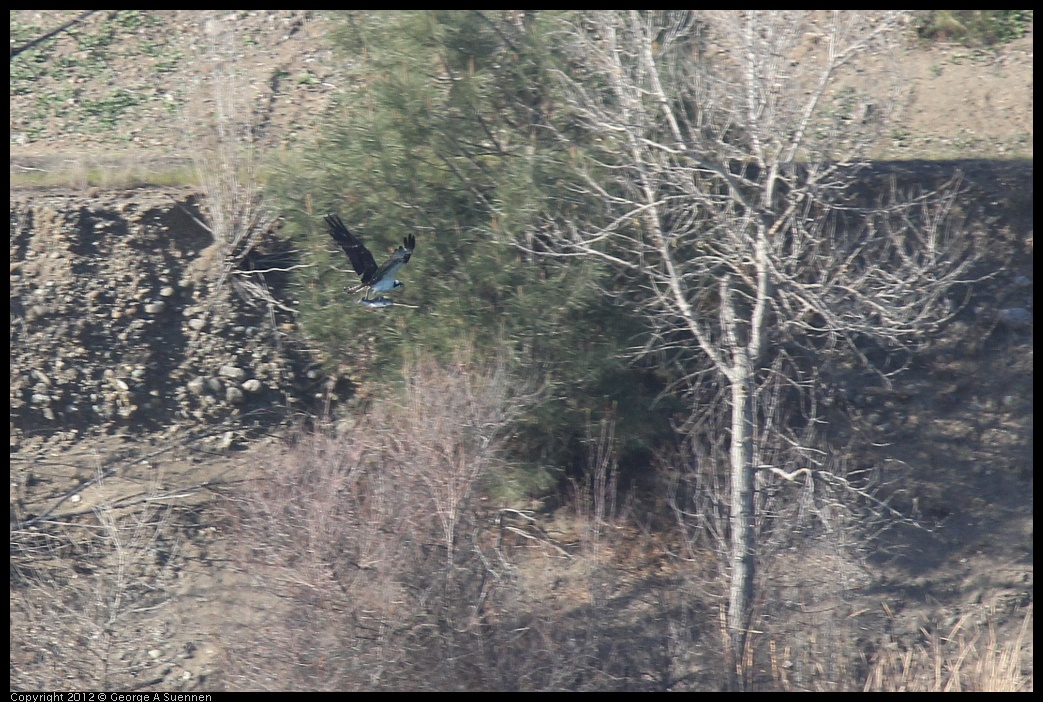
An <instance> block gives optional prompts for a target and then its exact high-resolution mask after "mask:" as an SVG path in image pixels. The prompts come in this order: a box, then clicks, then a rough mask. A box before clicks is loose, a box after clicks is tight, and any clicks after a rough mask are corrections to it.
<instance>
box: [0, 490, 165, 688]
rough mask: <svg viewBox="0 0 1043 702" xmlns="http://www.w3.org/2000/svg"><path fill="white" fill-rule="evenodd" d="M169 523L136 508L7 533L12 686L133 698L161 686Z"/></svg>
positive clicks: (102, 509) (150, 505) (160, 514)
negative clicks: (124, 693) (129, 693)
mask: <svg viewBox="0 0 1043 702" xmlns="http://www.w3.org/2000/svg"><path fill="white" fill-rule="evenodd" d="M98 482H99V484H100V482H101V479H100V478H99V481H98ZM171 517H172V513H171V509H170V508H169V507H168V506H163V505H162V504H161V503H160V502H157V501H152V500H145V501H143V502H139V503H137V504H136V505H134V506H133V507H131V508H117V507H113V506H111V505H103V506H99V507H98V508H96V509H95V510H94V511H93V513H92V514H90V515H84V516H81V517H76V518H73V519H69V520H60V519H56V518H52V519H48V520H45V521H42V522H40V523H37V524H35V525H34V526H32V527H28V528H26V529H19V530H15V531H12V533H11V542H10V545H11V574H12V579H11V684H12V687H13V688H16V689H24V690H45V689H62V688H69V687H79V688H87V689H113V688H116V689H124V690H138V689H143V688H147V687H149V686H152V685H155V684H157V683H162V682H163V681H164V668H165V666H166V662H167V661H168V660H169V657H170V653H171V652H170V651H169V649H168V647H167V644H168V641H167V638H168V636H167V635H168V634H169V632H168V631H166V629H165V626H166V623H165V616H166V615H167V614H168V612H167V605H168V604H169V602H170V597H171V595H170V587H171V585H172V584H173V583H174V580H175V578H176V571H177V569H178V564H179V563H180V560H181V559H180V554H179V544H180V539H179V537H178V532H177V529H176V528H174V525H173V521H172V518H171Z"/></svg>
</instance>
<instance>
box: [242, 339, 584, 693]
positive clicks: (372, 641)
mask: <svg viewBox="0 0 1043 702" xmlns="http://www.w3.org/2000/svg"><path fill="white" fill-rule="evenodd" d="M476 365H477V364H475V363H473V362H472V361H471V359H470V358H469V357H467V356H466V355H464V356H462V357H461V358H460V360H459V362H458V363H457V364H455V365H453V366H451V367H449V368H445V367H438V366H435V365H432V364H429V363H427V362H423V361H417V362H415V363H413V364H412V365H410V366H409V367H408V368H407V369H406V371H405V378H406V380H405V388H404V393H403V397H402V399H401V400H399V401H388V402H385V403H383V404H380V405H378V406H377V407H375V408H374V409H373V411H372V412H371V413H370V415H369V416H368V417H366V418H365V419H363V420H361V421H360V422H359V423H358V424H357V425H356V426H355V427H354V429H353V430H352V431H351V433H350V435H349V434H344V435H341V436H334V435H332V434H331V433H324V434H318V435H308V436H301V437H300V439H299V441H298V442H297V444H296V446H294V447H293V448H292V449H290V450H288V451H287V453H286V455H285V456H283V457H282V458H281V460H279V461H278V462H274V461H273V464H272V465H269V466H267V467H266V468H265V471H264V475H263V477H262V478H261V479H260V480H259V481H258V482H257V484H256V486H255V487H254V489H253V490H252V491H251V492H250V493H249V494H247V495H245V496H243V497H242V499H241V501H240V502H239V509H238V511H237V514H238V519H239V520H240V521H239V526H238V530H237V533H238V534H240V535H241V537H242V540H243V543H242V553H241V563H242V567H243V568H244V570H245V571H246V572H247V573H249V574H250V575H251V576H252V577H253V578H256V579H258V580H259V581H260V582H262V583H264V587H265V588H266V590H268V591H271V592H274V593H277V594H278V595H279V596H280V598H281V601H282V602H283V603H284V606H283V610H282V611H280V612H277V613H273V612H269V615H270V616H269V618H268V619H267V620H266V625H265V626H264V627H263V628H260V629H259V628H257V627H256V626H255V627H251V630H252V631H254V632H259V631H262V630H263V631H264V636H263V637H258V636H248V635H247V636H246V638H240V636H242V635H244V634H248V632H243V633H242V634H241V633H239V632H237V633H236V634H235V635H234V636H230V637H229V638H230V639H231V640H236V641H240V642H241V643H240V644H239V645H237V646H235V647H234V648H233V650H232V651H231V652H230V658H231V660H230V661H229V662H230V664H231V668H232V673H231V679H232V680H233V681H234V683H233V684H234V685H236V686H241V687H245V688H257V687H262V688H283V689H291V688H298V689H299V688H308V689H340V690H350V689H397V688H419V689H464V688H469V689H479V688H493V687H495V688H542V687H553V686H557V685H564V684H565V683H564V681H563V680H562V679H561V678H560V677H559V672H558V671H559V668H560V667H561V666H562V665H563V661H565V660H567V659H566V658H563V656H562V653H561V646H565V645H567V644H565V643H562V642H561V641H560V640H559V639H558V636H559V633H558V632H557V631H556V630H555V627H554V625H553V622H552V621H547V620H546V619H544V618H543V617H541V616H540V615H538V614H535V613H533V612H531V611H527V610H526V609H524V608H522V607H520V606H519V593H518V592H517V590H516V589H515V586H514V584H515V583H514V577H513V573H512V567H511V564H510V563H509V562H508V560H507V559H506V557H505V553H504V551H503V550H502V549H501V548H499V547H498V545H497V538H496V536H497V534H496V529H495V524H496V522H495V519H494V517H493V511H492V510H490V509H487V508H483V506H482V500H481V499H480V497H481V495H480V492H479V488H480V486H481V481H482V478H483V476H484V475H485V474H487V473H488V472H489V471H490V470H491V469H492V468H493V467H494V466H495V465H496V461H497V460H498V449H499V446H500V441H501V440H502V438H503V432H504V429H505V427H506V426H507V420H508V418H509V417H510V416H511V414H512V412H513V406H512V398H511V397H510V396H509V394H508V389H509V388H508V378H507V375H506V373H505V372H504V369H503V368H502V367H493V368H491V369H489V368H486V369H482V368H478V367H476Z"/></svg>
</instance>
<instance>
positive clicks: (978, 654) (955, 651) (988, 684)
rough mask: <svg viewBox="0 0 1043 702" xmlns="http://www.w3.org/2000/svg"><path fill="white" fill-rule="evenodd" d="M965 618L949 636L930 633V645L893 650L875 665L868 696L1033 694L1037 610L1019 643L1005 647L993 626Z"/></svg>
mask: <svg viewBox="0 0 1043 702" xmlns="http://www.w3.org/2000/svg"><path fill="white" fill-rule="evenodd" d="M970 618H971V616H970V615H965V616H964V617H962V618H961V619H960V620H959V621H958V622H956V624H955V625H953V627H952V630H951V631H949V633H948V635H945V636H943V635H941V634H939V633H938V632H930V633H929V634H928V633H927V632H924V637H925V639H926V643H923V644H920V645H917V646H915V647H913V648H910V649H907V650H905V651H898V650H894V649H887V650H884V651H883V652H881V654H880V655H879V656H878V657H877V658H876V660H875V661H874V663H873V667H872V670H871V672H870V675H869V678H868V679H867V680H866V684H865V690H866V691H867V692H870V691H872V692H877V691H881V692H1028V691H1031V690H1032V676H1031V674H1027V673H1026V672H1025V671H1024V670H1023V669H1022V657H1023V653H1024V652H1023V646H1024V645H1025V643H1026V640H1027V638H1028V637H1029V632H1030V631H1031V627H1032V608H1031V607H1030V608H1029V610H1028V612H1026V614H1025V618H1024V620H1023V622H1022V626H1021V631H1020V633H1019V635H1018V636H1017V638H1016V639H1015V640H1013V641H1010V642H1008V643H1000V641H999V639H998V637H997V634H996V628H995V626H993V624H992V622H991V621H989V622H987V623H985V624H979V625H968V622H969V620H970Z"/></svg>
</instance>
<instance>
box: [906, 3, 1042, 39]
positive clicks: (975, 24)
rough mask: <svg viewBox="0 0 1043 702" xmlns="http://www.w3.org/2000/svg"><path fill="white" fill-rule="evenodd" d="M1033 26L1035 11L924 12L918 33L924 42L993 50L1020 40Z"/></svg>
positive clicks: (917, 25) (917, 28)
mask: <svg viewBox="0 0 1043 702" xmlns="http://www.w3.org/2000/svg"><path fill="white" fill-rule="evenodd" d="M1031 24H1032V10H923V11H921V12H920V13H919V17H918V18H917V22H916V33H917V34H919V35H920V36H921V37H922V38H924V39H942V40H957V41H960V42H963V43H965V44H969V45H972V46H991V45H993V44H1002V43H1004V42H1008V41H1011V40H1012V39H1017V38H1018V37H1020V36H1022V35H1024V34H1025V32H1026V31H1028V28H1029V26H1030V25H1031Z"/></svg>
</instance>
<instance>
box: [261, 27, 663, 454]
mask: <svg viewBox="0 0 1043 702" xmlns="http://www.w3.org/2000/svg"><path fill="white" fill-rule="evenodd" d="M541 22H542V20H541V17H540V16H539V15H527V16H521V15H516V14H514V13H511V12H506V11H505V12H500V13H480V12H410V13H393V14H391V13H358V14H356V13H347V14H346V15H345V16H344V23H343V30H342V32H341V33H340V36H339V37H338V41H339V44H340V45H341V46H342V47H343V50H344V59H345V61H346V62H348V63H349V64H350V65H353V66H354V69H353V70H354V73H353V78H354V80H355V81H356V83H357V86H358V87H357V89H355V90H351V91H348V92H347V93H346V94H345V96H344V98H343V101H342V104H341V105H340V106H339V109H338V110H337V111H336V113H335V116H334V120H333V122H332V123H331V124H330V125H329V129H328V131H327V133H326V136H325V138H324V140H323V142H322V143H321V144H320V145H319V148H318V149H317V150H316V152H314V153H312V154H307V155H306V157H305V167H304V172H303V173H302V172H294V173H293V174H292V175H291V176H290V177H288V178H286V179H284V182H283V184H282V186H281V187H282V189H283V190H284V193H285V196H286V198H287V200H288V201H289V202H290V203H291V205H290V207H291V209H292V211H293V212H295V213H296V214H293V215H291V217H290V219H291V225H290V226H291V229H293V230H295V231H296V233H298V234H299V235H300V238H301V241H302V242H306V245H307V248H308V249H310V250H312V251H314V253H315V261H316V263H317V265H316V266H315V267H314V268H312V269H309V270H308V271H306V272H305V273H304V274H303V275H302V276H301V280H300V282H301V306H300V309H301V316H302V321H303V323H304V325H305V328H306V330H307V331H308V332H309V334H310V335H311V336H312V338H313V339H315V340H316V341H317V342H318V343H319V344H320V345H321V347H322V348H323V350H324V351H325V352H326V354H327V356H328V358H329V359H331V361H330V365H331V366H335V365H339V366H340V367H341V368H342V369H344V370H345V371H346V372H347V374H348V375H350V376H351V377H352V378H353V380H354V381H355V382H356V383H358V384H359V385H360V386H363V387H365V386H366V385H368V384H369V383H371V382H372V381H376V380H380V379H388V378H393V377H395V375H396V374H397V373H398V372H400V369H401V368H402V364H403V361H404V360H405V359H406V358H408V357H409V355H410V354H413V355H422V356H424V357H431V358H441V359H450V358H452V355H453V353H454V352H455V351H457V350H458V349H459V348H460V347H461V346H464V345H467V346H473V347H474V348H475V350H476V351H477V352H478V353H479V354H480V355H482V356H484V357H486V358H491V357H493V356H497V355H499V356H504V355H506V356H507V361H508V365H509V366H510V367H511V369H512V370H513V374H514V377H516V378H520V379H523V382H520V383H519V387H518V388H517V392H518V393H519V394H520V395H525V394H530V395H531V394H533V393H538V395H539V399H538V400H536V401H534V402H532V403H531V406H530V409H529V411H528V412H527V413H526V414H525V417H524V419H523V420H522V421H521V423H520V425H519V426H518V427H517V440H516V442H515V446H516V448H518V449H519V458H520V459H521V460H522V461H523V462H524V463H526V464H528V465H537V466H542V467H544V468H548V467H549V468H562V467H567V466H569V465H573V464H577V463H579V462H580V460H579V456H580V452H579V451H578V450H577V449H578V448H579V442H580V440H581V437H582V436H583V435H584V428H585V423H586V422H587V421H588V420H589V418H590V417H591V416H592V415H593V416H602V415H604V414H605V413H608V412H614V413H616V415H617V416H618V420H619V424H620V426H621V427H622V429H621V431H620V434H621V438H622V440H623V443H624V446H625V447H627V446H629V447H630V448H631V449H632V450H631V451H630V454H629V455H630V456H631V458H632V459H633V458H634V457H636V456H647V452H648V450H649V448H650V444H651V443H652V442H653V441H656V442H658V441H661V440H662V438H663V437H664V436H666V435H667V434H668V432H669V429H668V422H667V421H666V414H665V413H666V411H667V409H666V406H665V405H660V407H659V409H658V410H656V412H658V413H659V414H656V413H655V412H652V411H651V410H652V405H653V400H654V398H655V396H656V395H657V394H658V392H659V390H660V389H661V387H662V378H659V377H658V376H657V375H656V374H655V373H654V372H652V371H651V370H649V369H640V368H634V367H632V366H631V365H630V363H629V360H628V358H629V356H630V354H628V352H627V349H628V348H629V347H630V346H632V345H634V344H635V343H639V341H638V338H639V337H640V335H641V334H642V332H643V331H644V327H643V325H642V322H640V321H639V320H638V318H636V317H634V316H632V315H631V314H629V313H628V311H626V310H624V308H623V307H622V306H620V305H619V304H613V303H610V302H608V301H606V299H605V298H604V297H603V296H602V295H601V293H600V289H601V288H604V287H609V286H613V285H617V284H618V281H613V280H611V279H609V278H608V277H607V276H608V275H609V272H608V271H606V270H604V269H602V268H599V266H598V265H597V264H596V263H595V262H593V261H591V260H589V259H580V258H572V259H566V260H564V261H563V260H561V259H556V258H549V257H546V256H540V255H539V254H538V253H536V252H535V251H534V250H536V251H538V250H539V249H540V246H541V241H540V231H539V226H540V222H543V221H546V220H547V218H546V217H545V216H541V215H545V214H546V213H547V212H553V213H554V214H555V216H556V219H561V220H567V219H569V218H570V216H571V215H572V214H579V213H580V212H581V211H582V210H584V209H587V208H591V207H597V206H598V204H597V203H592V202H586V201H584V200H583V199H581V198H576V197H571V196H570V195H569V193H570V192H571V191H572V190H573V189H571V188H570V187H569V178H570V177H574V176H571V175H570V173H571V170H570V169H569V168H568V165H569V161H570V159H573V158H574V157H575V153H574V151H572V149H575V148H576V145H575V144H570V145H568V147H563V146H562V144H561V143H560V139H559V140H556V139H555V138H554V137H552V136H550V131H549V130H542V129H541V128H540V125H541V121H542V120H544V119H545V111H547V110H551V109H553V105H554V104H555V100H554V90H555V88H554V84H553V82H552V81H550V80H549V79H548V78H547V75H546V74H547V72H548V70H549V67H548V65H547V62H549V61H551V60H553V56H554V52H553V51H551V50H550V49H549V48H548V47H547V46H545V45H543V43H542V42H543V41H545V40H546V39H547V38H548V37H550V36H552V33H551V32H550V31H549V30H548V29H547V28H545V27H543V26H542V24H541ZM295 170H296V169H295ZM328 211H330V212H334V211H335V212H339V213H340V215H341V217H342V218H343V219H344V221H345V222H346V223H348V226H349V227H352V228H354V229H355V230H356V232H357V234H358V235H359V236H360V238H361V239H362V240H363V241H364V242H365V243H366V245H367V246H368V247H369V248H370V249H371V250H372V251H373V252H374V255H375V256H376V257H377V259H378V260H381V259H382V258H383V257H384V256H385V255H386V253H387V252H388V251H390V249H391V248H392V247H393V246H395V245H397V244H398V242H399V241H401V238H402V236H404V235H405V233H407V232H410V231H412V232H415V234H416V237H417V248H416V254H415V255H414V257H413V258H412V260H411V261H410V264H409V266H408V267H407V268H406V269H404V270H403V272H402V273H401V274H400V276H399V277H400V279H402V280H403V282H404V283H405V284H406V287H405V288H404V289H402V290H399V291H396V292H395V294H394V297H395V299H396V301H398V302H399V303H403V304H399V305H396V306H395V307H393V308H390V309H381V310H370V309H366V308H364V307H362V306H360V305H357V304H355V303H354V299H352V298H351V297H349V296H348V295H347V294H346V293H344V292H343V289H342V288H343V287H344V286H345V285H352V284H354V283H355V282H357V281H356V279H355V277H354V275H353V274H352V273H351V272H350V269H349V266H348V265H347V261H346V259H344V258H343V254H342V253H341V252H340V251H339V250H337V249H336V248H335V247H334V246H333V245H332V243H331V242H330V241H329V239H328V237H327V235H326V232H325V225H323V224H322V220H321V216H322V215H323V214H325V213H326V212H328ZM527 249H529V250H527ZM533 249H534V250H533ZM333 266H336V267H337V268H339V269H340V271H347V274H344V273H342V272H338V270H335V269H334V268H333ZM406 305H415V309H410V308H408V307H406Z"/></svg>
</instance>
